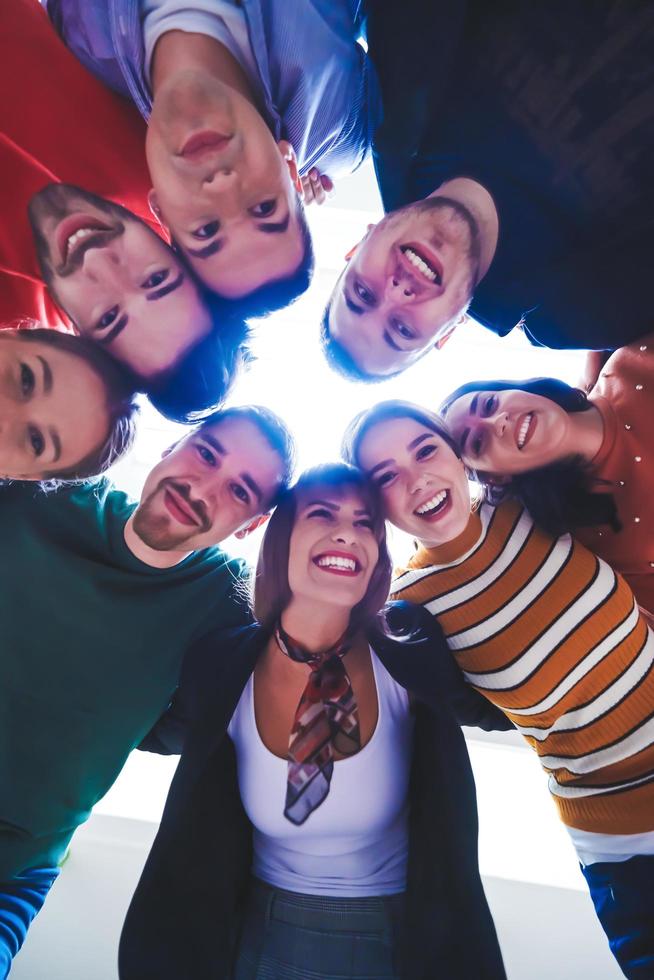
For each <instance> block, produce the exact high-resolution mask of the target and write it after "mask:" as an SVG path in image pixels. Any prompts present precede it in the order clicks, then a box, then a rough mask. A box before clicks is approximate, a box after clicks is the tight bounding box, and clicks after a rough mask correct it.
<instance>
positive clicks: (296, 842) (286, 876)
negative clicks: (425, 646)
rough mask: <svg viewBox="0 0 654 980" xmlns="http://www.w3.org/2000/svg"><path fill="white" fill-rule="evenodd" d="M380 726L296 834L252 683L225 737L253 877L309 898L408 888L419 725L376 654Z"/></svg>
mask: <svg viewBox="0 0 654 980" xmlns="http://www.w3.org/2000/svg"><path fill="white" fill-rule="evenodd" d="M370 656H371V661H372V667H373V674H374V679H375V686H376V688H377V702H378V717H377V725H376V727H375V730H374V732H373V734H372V737H371V738H370V741H369V742H368V743H367V744H366V745H364V747H363V748H362V749H361V751H360V752H358V753H357V754H356V755H353V756H351V757H350V758H348V759H341V760H338V761H337V762H335V763H334V773H333V775H332V781H331V786H330V790H329V794H328V795H327V798H326V800H324V802H323V803H322V804H321V805H320V806H319V807H318V808H317V809H316V810H314V811H313V813H312V814H311V815H310V816H309V817H308V818H307V820H306V821H305V822H304V823H303V824H302V825H301V826H300V827H296V826H295V825H294V824H292V823H291V822H290V820H287V819H286V817H285V816H284V801H285V797H286V773H287V762H286V760H285V759H279V758H278V757H277V756H276V755H273V753H272V752H270V751H269V749H267V748H266V746H265V745H264V744H263V742H262V741H261V737H260V735H259V731H258V729H257V725H256V720H255V714H254V676H253V675H252V676H250V678H249V680H248V683H247V685H246V687H245V690H244V691H243V694H242V695H241V698H240V700H239V702H238V705H237V706H236V710H235V711H234V714H233V715H232V719H231V721H230V723H229V727H228V729H227V731H228V734H229V736H230V738H231V739H232V741H233V742H234V745H235V748H236V758H237V764H238V783H239V789H240V793H241V800H242V801H243V806H244V808H245V812H246V813H247V815H248V817H249V819H250V822H251V823H252V826H253V828H254V839H253V843H254V861H253V866H252V872H253V874H254V875H255V876H256V877H257V878H261V879H262V880H263V881H266V882H268V884H270V885H274V886H275V887H277V888H285V889H287V890H288V891H294V892H300V893H304V894H307V895H342V896H351V897H353V896H363V895H393V894H397V893H398V892H403V891H404V890H405V888H406V866H407V852H408V821H407V817H408V787H409V769H410V765H411V748H412V738H413V718H412V715H411V712H410V710H409V699H408V695H407V692H406V691H405V689H404V688H403V687H400V685H399V684H397V683H396V681H395V680H393V678H392V677H391V676H390V674H389V673H388V671H387V670H386V668H385V667H384V665H383V664H382V663H381V662H380V661H379V660H378V659H377V657H376V655H375V653H374V651H373V650H371V651H370Z"/></svg>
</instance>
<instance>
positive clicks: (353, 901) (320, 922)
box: [233, 879, 404, 980]
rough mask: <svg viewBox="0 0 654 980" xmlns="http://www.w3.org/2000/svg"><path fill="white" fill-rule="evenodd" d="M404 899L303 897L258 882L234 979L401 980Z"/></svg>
mask: <svg viewBox="0 0 654 980" xmlns="http://www.w3.org/2000/svg"><path fill="white" fill-rule="evenodd" d="M403 902H404V896H403V895H388V896H384V897H379V898H332V897H331V896H322V895H299V894H297V893H295V892H288V891H284V890H282V889H280V888H272V887H271V886H270V885H266V884H264V883H263V882H261V881H258V880H256V879H255V881H254V884H253V886H252V892H251V895H250V901H249V905H248V910H247V913H246V917H245V925H244V929H243V936H242V940H241V945H240V949H239V952H238V957H237V963H236V968H235V970H234V975H233V980H307V978H311V980H323V978H324V980H355V978H356V980H399V973H398V972H397V968H396V966H395V963H396V959H397V957H396V955H395V952H396V948H397V944H396V934H397V930H398V926H399V921H400V916H401V912H402V906H403Z"/></svg>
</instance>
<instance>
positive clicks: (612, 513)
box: [439, 378, 622, 538]
mask: <svg viewBox="0 0 654 980" xmlns="http://www.w3.org/2000/svg"><path fill="white" fill-rule="evenodd" d="M477 391H525V392H527V393H528V394H530V395H540V397H541V398H548V399H549V400H550V401H551V402H554V403H555V404H556V405H558V406H559V407H560V408H562V409H563V410H564V411H565V412H567V413H568V414H569V415H572V414H575V413H576V412H587V411H589V410H590V409H591V408H592V407H593V406H592V402H589V401H588V398H587V397H586V393H585V392H584V391H582V390H581V389H580V388H573V387H571V386H570V385H568V384H566V383H565V381H561V380H560V379H559V378H528V379H527V380H523V381H506V380H495V381H469V382H468V383H467V384H464V385H461V386H460V387H459V388H457V389H456V390H455V391H453V392H451V393H450V394H449V395H448V396H447V398H446V399H445V400H444V401H443V403H442V404H441V407H440V409H439V411H440V413H441V415H442V416H444V417H445V418H447V412H448V411H449V410H450V408H451V407H452V405H453V404H454V403H455V401H457V399H459V398H462V397H463V396H464V395H468V394H471V393H472V392H477ZM469 470H470V473H471V475H472V476H473V478H474V479H475V480H476V481H477V482H478V483H479V484H481V486H482V487H483V490H484V497H485V498H486V500H488V501H489V502H490V503H492V504H499V503H501V502H502V501H503V500H507V499H509V498H513V499H515V500H519V501H520V503H521V504H522V505H523V506H524V507H526V508H527V510H528V511H529V513H530V514H531V516H532V517H533V519H534V520H535V522H536V523H537V524H539V525H540V526H541V527H542V528H544V530H546V531H547V532H548V533H549V534H551V535H553V536H554V537H557V538H558V537H559V536H560V535H561V534H566V533H567V532H570V531H574V530H575V528H577V527H594V526H597V525H604V524H606V525H608V526H609V527H610V528H611V529H612V530H613V531H615V532H616V533H617V532H618V531H620V530H621V528H622V524H621V523H620V517H619V514H618V506H617V503H616V500H615V497H614V496H613V494H612V493H610V492H609V491H610V487H611V484H610V483H609V482H608V481H605V480H601V479H599V478H598V477H597V476H596V475H595V474H594V472H593V467H592V465H591V464H590V463H589V462H588V460H586V459H584V457H583V456H582V455H581V454H575V453H572V454H570V455H569V456H566V457H564V458H563V459H557V460H555V461H554V462H553V463H548V465H547V466H539V467H537V468H535V469H533V470H526V471H525V472H524V473H514V474H512V475H511V477H510V478H505V479H504V481H503V482H502V483H498V482H497V481H496V480H494V479H493V475H492V474H489V473H485V472H483V471H482V470H477V469H470V468H469Z"/></svg>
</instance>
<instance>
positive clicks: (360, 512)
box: [304, 463, 382, 517]
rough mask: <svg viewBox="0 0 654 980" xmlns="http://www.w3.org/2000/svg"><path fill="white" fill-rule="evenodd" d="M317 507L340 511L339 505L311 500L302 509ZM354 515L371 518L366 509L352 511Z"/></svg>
mask: <svg viewBox="0 0 654 980" xmlns="http://www.w3.org/2000/svg"><path fill="white" fill-rule="evenodd" d="M379 465H380V466H381V465H382V464H381V463H380V464H379ZM317 505H318V506H320V507H328V508H329V510H333V511H337V510H340V509H341V508H340V505H339V504H332V503H330V501H329V500H311V501H310V502H309V503H308V504H307V505H306V507H305V508H304V509H305V510H308V508H309V507H316V506H317ZM354 514H355V516H356V517H359V516H362V515H365V514H367V515H368V517H370V516H371V515H370V511H369V510H368V508H367V507H363V508H362V509H359V510H355V511H354Z"/></svg>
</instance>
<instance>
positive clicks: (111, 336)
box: [96, 313, 129, 345]
mask: <svg viewBox="0 0 654 980" xmlns="http://www.w3.org/2000/svg"><path fill="white" fill-rule="evenodd" d="M128 323H129V317H128V316H127V314H126V313H123V315H122V316H121V318H120V319H119V321H118V323H116V324H115V326H114V327H112V329H111V330H110V331H109V333H107V334H105V335H104V337H98V341H97V342H98V343H99V344H105V345H108V344H110V343H111V341H112V340H115V339H116V337H117V336H118V335H119V334H121V333H122V332H123V330H124V329H125V327H126V326H127V324H128ZM96 329H97V328H96Z"/></svg>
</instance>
